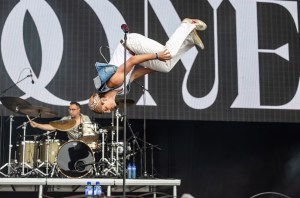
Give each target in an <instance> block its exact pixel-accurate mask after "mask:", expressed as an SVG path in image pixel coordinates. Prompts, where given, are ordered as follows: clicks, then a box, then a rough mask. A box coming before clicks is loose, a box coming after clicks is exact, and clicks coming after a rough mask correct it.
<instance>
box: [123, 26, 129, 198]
mask: <svg viewBox="0 0 300 198" xmlns="http://www.w3.org/2000/svg"><path fill="white" fill-rule="evenodd" d="M127 33H128V30H127V31H126V30H124V43H123V45H124V88H123V89H124V115H123V119H124V122H123V123H124V138H123V139H124V145H123V197H126V190H125V184H126V149H127V148H126V147H127V146H126V145H127V141H126V122H127V121H126V120H127V115H126V113H127V109H126V107H127V105H126V98H127V97H126V94H127V85H126V60H127V59H126V53H127Z"/></svg>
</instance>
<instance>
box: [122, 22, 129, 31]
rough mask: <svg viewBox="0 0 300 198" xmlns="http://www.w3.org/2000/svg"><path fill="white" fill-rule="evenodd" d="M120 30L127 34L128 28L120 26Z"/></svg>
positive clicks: (124, 25) (123, 25)
mask: <svg viewBox="0 0 300 198" xmlns="http://www.w3.org/2000/svg"><path fill="white" fill-rule="evenodd" d="M121 29H122V30H123V32H124V33H128V31H129V30H128V26H127V25H126V24H122V25H121Z"/></svg>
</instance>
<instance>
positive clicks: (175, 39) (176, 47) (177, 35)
mask: <svg viewBox="0 0 300 198" xmlns="http://www.w3.org/2000/svg"><path fill="white" fill-rule="evenodd" d="M194 29H195V25H193V24H189V23H181V24H180V26H179V27H178V28H177V29H176V30H175V32H174V33H173V34H172V36H171V37H170V39H169V40H168V41H167V43H166V45H165V46H163V45H162V44H160V43H158V42H156V41H154V40H152V39H149V38H147V37H145V36H143V35H140V34H136V33H132V34H128V39H127V46H128V48H129V49H131V50H132V51H133V52H134V53H135V54H137V55H138V54H148V53H156V52H159V51H163V50H164V49H168V51H169V52H170V54H171V57H172V59H170V60H168V61H166V62H163V61H159V60H149V61H146V62H144V63H142V64H141V65H142V66H144V67H147V68H150V69H153V70H155V71H159V72H169V71H170V70H171V69H172V68H173V67H174V66H175V64H176V63H177V62H178V61H179V59H180V58H181V57H182V55H183V54H184V53H185V52H187V51H188V50H189V49H190V48H192V47H193V46H194V44H193V40H192V38H191V36H190V33H191V32H192V31H193V30H194Z"/></svg>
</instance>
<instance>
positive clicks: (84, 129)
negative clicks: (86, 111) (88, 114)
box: [78, 122, 99, 143]
mask: <svg viewBox="0 0 300 198" xmlns="http://www.w3.org/2000/svg"><path fill="white" fill-rule="evenodd" d="M78 130H79V132H81V133H82V137H80V138H79V140H82V141H83V142H86V143H88V142H97V141H98V138H99V134H98V125H97V124H96V123H90V122H84V123H81V124H80V125H79V126H78Z"/></svg>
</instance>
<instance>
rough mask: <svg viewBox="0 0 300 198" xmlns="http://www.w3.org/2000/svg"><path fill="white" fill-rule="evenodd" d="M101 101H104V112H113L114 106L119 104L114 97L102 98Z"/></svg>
mask: <svg viewBox="0 0 300 198" xmlns="http://www.w3.org/2000/svg"><path fill="white" fill-rule="evenodd" d="M101 103H102V111H103V112H104V113H110V112H112V111H113V110H114V108H115V107H116V106H117V104H116V102H115V100H114V99H113V98H102V99H101Z"/></svg>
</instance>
